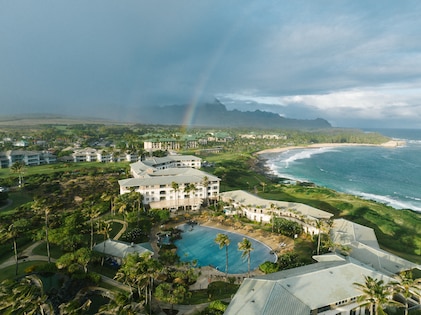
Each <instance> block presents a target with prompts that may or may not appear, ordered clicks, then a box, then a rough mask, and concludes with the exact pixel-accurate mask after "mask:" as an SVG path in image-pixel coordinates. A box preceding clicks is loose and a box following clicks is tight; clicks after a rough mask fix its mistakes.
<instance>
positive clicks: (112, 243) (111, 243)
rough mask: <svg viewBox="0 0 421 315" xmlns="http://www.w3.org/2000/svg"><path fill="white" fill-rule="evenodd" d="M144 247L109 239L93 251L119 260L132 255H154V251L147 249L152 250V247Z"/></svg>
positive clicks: (96, 246)
mask: <svg viewBox="0 0 421 315" xmlns="http://www.w3.org/2000/svg"><path fill="white" fill-rule="evenodd" d="M104 243H105V247H104ZM142 245H143V246H142ZM142 245H141V244H133V243H126V242H122V241H116V240H111V239H108V240H106V241H105V242H101V243H99V244H97V245H95V246H94V247H93V250H94V251H96V252H99V253H103V254H104V255H107V256H113V257H118V258H124V257H126V256H127V255H128V254H132V253H138V254H143V253H151V254H153V251H152V250H150V249H148V248H146V247H149V248H150V246H145V244H142Z"/></svg>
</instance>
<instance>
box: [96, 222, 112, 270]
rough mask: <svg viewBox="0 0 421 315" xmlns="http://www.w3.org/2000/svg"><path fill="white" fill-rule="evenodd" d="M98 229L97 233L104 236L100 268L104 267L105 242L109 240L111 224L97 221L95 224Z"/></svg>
mask: <svg viewBox="0 0 421 315" xmlns="http://www.w3.org/2000/svg"><path fill="white" fill-rule="evenodd" d="M97 227H98V233H99V234H102V235H103V236H104V249H103V252H102V253H103V255H102V259H101V266H103V265H104V255H105V241H106V240H107V239H109V238H110V232H111V231H112V227H111V224H110V223H109V222H105V221H98V222H97Z"/></svg>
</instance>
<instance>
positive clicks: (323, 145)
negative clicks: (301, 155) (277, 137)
mask: <svg viewBox="0 0 421 315" xmlns="http://www.w3.org/2000/svg"><path fill="white" fill-rule="evenodd" d="M405 144H406V142H405V141H403V140H390V141H387V142H384V143H382V144H370V143H313V144H309V145H299V146H288V147H279V148H273V149H266V150H262V151H258V152H255V153H254V155H257V156H259V155H261V154H267V153H282V152H285V151H289V150H295V149H319V148H335V147H351V146H352V147H356V146H375V147H384V148H396V147H402V146H404V145H405Z"/></svg>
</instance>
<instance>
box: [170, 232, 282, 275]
mask: <svg viewBox="0 0 421 315" xmlns="http://www.w3.org/2000/svg"><path fill="white" fill-rule="evenodd" d="M178 228H179V229H180V230H182V231H183V232H182V233H181V239H179V240H176V241H175V242H174V244H175V245H176V246H177V254H178V256H179V257H180V260H181V261H184V262H187V261H193V260H197V266H198V267H205V266H211V267H214V268H215V269H217V270H219V271H222V272H225V248H222V249H220V248H219V245H218V244H217V243H215V238H216V235H217V234H218V233H223V234H227V235H228V237H229V239H230V245H229V246H228V273H229V274H241V273H246V272H247V269H248V267H247V258H242V257H241V255H242V253H243V252H242V251H240V250H238V245H237V244H238V243H239V242H241V241H242V240H243V238H244V237H246V238H248V239H249V240H250V242H251V243H252V246H253V248H254V250H253V251H252V252H251V254H250V270H254V269H257V268H258V267H259V265H260V264H262V263H264V262H265V261H271V262H275V261H276V255H274V254H273V252H272V250H271V248H269V247H268V246H267V245H265V244H263V243H262V242H259V241H257V240H256V239H254V238H251V237H248V236H246V235H242V234H238V233H233V232H228V231H225V230H221V229H217V228H213V227H206V226H201V225H189V224H183V225H181V226H179V227H178Z"/></svg>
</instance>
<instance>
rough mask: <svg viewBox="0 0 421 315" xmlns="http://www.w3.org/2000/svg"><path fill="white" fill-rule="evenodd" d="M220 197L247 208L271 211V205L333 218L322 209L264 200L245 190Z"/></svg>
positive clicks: (306, 214) (307, 214)
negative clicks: (252, 207)
mask: <svg viewBox="0 0 421 315" xmlns="http://www.w3.org/2000/svg"><path fill="white" fill-rule="evenodd" d="M220 195H221V198H222V199H224V200H234V201H235V202H238V203H240V204H242V205H245V206H248V205H251V206H254V207H257V206H258V207H262V208H266V209H268V210H269V209H270V207H271V204H273V205H275V207H279V208H285V209H292V210H296V211H298V212H300V213H301V214H302V215H304V216H307V217H312V218H315V219H329V218H331V217H332V216H333V214H332V213H329V212H326V211H322V210H320V209H317V208H314V207H310V206H308V205H305V204H301V203H296V202H286V201H277V200H268V199H263V198H260V197H257V196H255V195H252V194H250V193H248V192H246V191H244V190H233V191H227V192H223V193H221V194H220Z"/></svg>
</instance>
